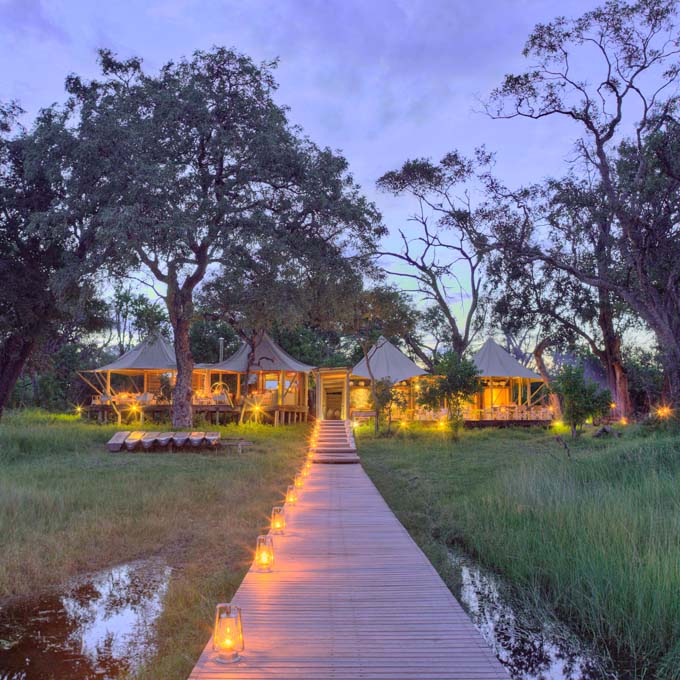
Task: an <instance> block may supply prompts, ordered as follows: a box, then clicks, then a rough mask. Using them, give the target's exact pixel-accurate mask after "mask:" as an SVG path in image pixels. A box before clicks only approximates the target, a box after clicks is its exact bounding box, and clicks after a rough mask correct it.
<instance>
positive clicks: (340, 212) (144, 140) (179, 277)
mask: <svg viewBox="0 0 680 680" xmlns="http://www.w3.org/2000/svg"><path fill="white" fill-rule="evenodd" d="M100 62H101V67H102V74H103V79H102V80H100V81H93V82H90V83H84V82H83V81H81V79H79V78H77V77H71V78H69V80H68V82H67V86H68V90H69V92H70V94H71V97H72V100H71V105H72V107H73V108H74V110H75V111H77V114H78V119H77V135H78V140H79V146H80V149H81V157H86V158H87V159H89V161H90V169H91V176H92V178H93V183H92V186H91V187H90V194H91V195H94V196H96V197H97V200H98V201H99V202H100V203H101V204H102V205H103V206H105V207H104V209H102V210H101V211H100V212H99V213H98V214H97V217H96V222H97V224H98V226H99V234H100V237H101V238H103V239H107V241H108V244H109V246H110V247H111V248H112V249H113V250H115V251H116V252H117V253H118V257H119V258H120V260H121V262H122V261H125V262H126V263H127V265H126V266H128V267H139V268H141V269H142V270H144V271H146V272H147V273H149V274H150V275H151V276H152V277H153V278H154V279H155V281H156V282H157V283H158V284H160V286H161V287H162V288H163V289H164V294H163V299H164V300H165V303H166V306H167V310H168V316H169V319H170V324H171V325H172V329H173V335H174V346H175V353H176V356H177V379H176V385H175V390H174V394H173V411H172V418H173V425H174V426H176V427H182V426H188V425H190V423H191V418H192V413H191V373H192V369H193V365H194V359H193V356H192V353H191V347H190V342H189V332H190V327H191V323H192V321H193V319H194V314H195V308H194V297H195V292H196V290H197V289H198V287H199V286H200V284H201V282H202V281H203V280H204V278H205V276H206V274H207V272H208V271H209V268H210V267H211V265H220V264H221V265H225V264H226V265H230V264H231V263H233V262H238V263H240V264H241V266H242V267H243V268H244V269H243V270H242V271H239V272H238V273H237V276H243V277H247V276H249V275H250V274H252V275H255V274H257V271H258V267H256V266H253V267H252V268H249V262H250V260H251V259H252V258H253V257H255V259H256V260H257V259H260V258H259V257H258V254H259V253H261V252H267V253H272V252H275V250H276V248H280V249H281V251H282V252H284V253H287V254H289V253H294V252H295V250H296V248H297V247H298V246H300V244H304V243H306V242H307V241H308V240H309V239H313V240H316V241H325V242H326V243H327V245H328V248H339V247H340V244H346V243H350V242H351V244H352V248H353V250H354V251H356V252H360V251H362V250H363V249H365V248H366V247H367V246H369V245H370V244H372V242H373V240H374V239H375V238H376V237H377V236H379V235H380V234H381V233H382V227H381V225H380V221H379V215H378V214H377V212H376V211H375V209H374V208H373V206H372V205H371V204H369V203H367V202H366V200H365V199H364V198H363V197H362V196H361V195H360V194H359V190H358V187H357V186H356V185H355V184H354V182H353V181H352V179H351V176H350V175H349V174H348V172H347V162H346V161H345V159H344V158H342V157H340V156H338V155H337V154H334V153H332V152H331V151H330V150H328V149H321V150H320V149H318V148H317V147H316V146H315V145H314V144H313V143H312V142H310V141H309V140H308V139H306V138H302V137H301V136H300V135H299V133H298V130H297V129H295V128H292V127H291V126H290V125H289V124H288V122H287V119H286V113H285V110H284V109H283V108H282V107H280V106H278V105H276V104H275V103H274V101H273V98H272V94H273V92H274V90H275V89H276V83H275V81H274V77H273V68H274V67H275V63H274V62H270V63H264V64H261V65H256V64H255V63H253V61H252V60H251V59H249V58H248V57H246V56H245V55H243V54H239V53H237V52H234V51H232V50H228V49H225V48H214V49H213V50H211V51H209V52H201V51H198V52H196V53H194V55H193V57H192V58H191V59H182V60H181V61H179V62H170V63H168V64H166V65H165V66H164V67H163V68H162V69H161V71H160V73H159V74H158V75H149V74H147V73H146V72H144V71H143V69H142V64H141V61H140V60H139V59H136V58H133V59H128V60H126V61H121V60H118V59H116V58H115V57H114V55H113V54H111V53H110V52H108V51H101V52H100Z"/></svg>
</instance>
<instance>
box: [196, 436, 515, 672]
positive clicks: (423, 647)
mask: <svg viewBox="0 0 680 680" xmlns="http://www.w3.org/2000/svg"><path fill="white" fill-rule="evenodd" d="M336 427H337V426H336ZM345 434H346V439H347V441H348V442H350V443H351V444H352V445H353V443H354V442H353V440H352V439H351V430H349V428H346V429H345ZM317 455H318V454H317ZM286 522H287V524H286V532H285V535H283V536H275V537H274V546H275V568H274V570H273V571H272V572H271V573H259V572H256V571H253V570H251V571H249V572H248V573H247V574H246V577H245V579H244V580H243V582H242V584H241V586H240V587H239V589H238V591H237V593H236V594H235V596H234V598H233V602H234V604H237V605H238V606H240V607H241V608H242V610H243V631H244V639H245V651H244V653H243V658H242V659H241V660H240V661H239V662H238V663H235V664H231V665H222V664H220V663H218V662H216V661H215V656H214V653H213V651H212V644H211V642H209V643H208V645H207V646H206V647H205V649H204V651H203V653H202V655H201V657H200V659H199V661H198V663H197V664H196V666H195V668H194V669H193V671H192V673H191V676H190V679H191V680H238V679H243V680H255V679H262V678H267V679H271V680H331V679H332V680H354V679H355V678H362V679H363V680H407V679H409V680H412V679H413V678H422V679H424V680H435V679H436V680H501V679H503V680H507V678H508V675H507V673H506V672H505V670H504V669H503V667H502V666H501V665H500V663H499V662H498V661H497V660H496V658H495V657H494V655H493V653H492V652H491V650H490V649H489V647H488V646H487V645H486V643H485V642H484V640H483V639H482V637H481V635H480V634H479V633H478V632H477V630H476V629H475V628H474V626H473V625H472V622H471V621H470V619H469V618H468V617H467V615H466V614H465V612H464V611H463V609H462V608H461V606H460V605H459V604H458V602H457V601H456V599H455V598H454V597H453V595H452V594H451V592H450V591H449V590H448V588H447V587H446V586H445V584H444V582H443V581H442V580H441V578H440V577H439V575H438V574H437V572H436V571H435V569H434V567H432V565H431V564H430V562H429V561H428V560H427V558H426V557H425V555H424V554H423V553H422V551H421V550H420V549H419V548H418V546H417V545H416V544H415V543H414V541H413V540H412V539H411V537H410V536H409V534H408V532H407V531H406V530H405V529H404V527H403V526H402V525H401V524H400V523H399V521H398V520H397V518H396V517H395V516H394V514H393V513H392V511H391V510H390V509H389V507H388V506H387V504H386V503H385V501H384V500H383V498H382V497H381V496H380V494H379V493H378V490H377V489H376V488H375V486H374V485H373V483H372V482H371V481H370V479H369V478H368V476H367V475H366V473H365V472H364V470H363V468H362V467H361V465H356V464H355V465H313V466H312V470H311V472H310V474H309V476H308V477H307V479H306V480H305V485H304V487H303V488H302V489H301V491H300V494H299V500H298V502H297V503H296V504H295V505H294V506H292V507H290V508H287V509H286Z"/></svg>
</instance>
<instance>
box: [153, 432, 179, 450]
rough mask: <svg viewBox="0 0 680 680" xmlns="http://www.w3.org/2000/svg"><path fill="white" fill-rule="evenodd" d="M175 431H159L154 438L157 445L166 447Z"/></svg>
mask: <svg viewBox="0 0 680 680" xmlns="http://www.w3.org/2000/svg"><path fill="white" fill-rule="evenodd" d="M175 434H176V432H161V433H160V434H159V435H158V437H157V438H156V442H157V443H158V446H162V447H166V446H167V445H168V444H169V443H170V442H171V441H172V438H173V437H174V436H175Z"/></svg>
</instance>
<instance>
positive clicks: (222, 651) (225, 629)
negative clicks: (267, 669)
mask: <svg viewBox="0 0 680 680" xmlns="http://www.w3.org/2000/svg"><path fill="white" fill-rule="evenodd" d="M244 648H245V647H244V644H243V626H242V624H241V608H240V607H237V606H235V605H233V604H231V603H222V604H218V605H217V607H216V608H215V629H214V632H213V651H214V652H217V661H219V662H220V663H234V662H235V661H239V659H240V658H241V656H240V653H241V652H242V651H243V650H244Z"/></svg>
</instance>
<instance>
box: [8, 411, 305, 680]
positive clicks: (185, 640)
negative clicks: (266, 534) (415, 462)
mask: <svg viewBox="0 0 680 680" xmlns="http://www.w3.org/2000/svg"><path fill="white" fill-rule="evenodd" d="M116 429H117V428H116V427H113V426H112V427H101V426H97V425H94V424H86V423H82V422H79V421H78V420H77V419H75V418H73V417H69V416H50V415H47V414H41V413H37V412H33V413H23V414H11V413H10V414H7V415H6V416H5V417H4V418H3V421H2V423H1V424H0V555H2V558H1V559H0V597H3V598H7V597H21V596H25V595H27V594H31V593H35V592H36V591H37V590H40V589H44V588H46V587H48V586H51V585H58V584H60V583H63V582H64V581H66V580H67V579H68V578H69V577H71V576H74V575H76V574H79V573H83V572H89V571H92V570H95V569H99V568H103V567H106V566H109V565H113V564H118V563H122V562H126V561H129V560H132V559H137V558H142V557H147V556H152V555H159V556H161V557H163V558H164V559H165V560H166V561H167V562H168V564H170V565H171V566H173V567H174V569H175V571H174V572H173V577H172V579H171V582H170V586H169V591H168V594H167V596H166V599H165V603H164V613H163V615H162V616H161V619H160V621H159V624H158V626H159V640H160V644H159V648H158V657H157V658H156V659H154V661H153V663H154V670H153V673H151V674H150V675H149V676H148V677H163V678H167V679H168V680H170V679H172V678H184V677H186V676H187V674H188V671H189V669H190V668H191V666H192V665H193V663H194V662H195V660H196V658H197V656H198V653H199V652H200V649H201V648H202V646H203V645H204V644H205V641H206V640H207V638H208V628H209V626H210V620H211V615H212V608H213V606H214V603H215V602H216V601H218V600H228V599H229V598H230V597H231V594H232V592H233V590H234V589H235V588H236V587H237V585H238V583H239V582H240V580H241V578H242V577H243V574H244V573H245V570H246V569H247V567H248V564H249V561H250V558H251V555H252V553H251V550H252V547H253V545H254V541H255V537H256V536H257V534H258V533H259V532H260V530H261V529H262V528H263V527H265V526H266V524H267V521H268V514H269V511H270V510H271V507H272V505H274V504H275V503H276V502H277V501H279V500H281V499H282V496H283V492H284V490H285V484H286V483H287V481H288V480H289V479H290V478H291V477H292V475H293V474H294V471H295V469H296V468H297V467H298V463H299V462H300V461H301V460H302V458H303V456H304V448H303V444H304V435H305V432H306V428H305V427H304V426H290V427H285V428H277V429H276V430H275V429H274V428H271V427H266V426H246V427H244V428H240V429H239V430H238V431H236V430H235V428H234V427H231V428H219V429H221V430H222V432H223V434H228V435H231V436H234V435H235V434H236V432H238V434H239V435H241V434H245V436H247V437H248V439H251V440H252V441H253V442H254V443H255V446H253V447H252V448H251V449H248V450H247V452H246V453H244V454H243V455H241V456H237V455H235V454H228V455H219V456H218V455H215V454H208V453H206V454H195V453H185V454H173V453H151V454H140V455H128V454H116V455H112V454H109V453H107V452H106V450H105V447H104V443H105V442H106V441H107V440H108V439H109V437H110V436H111V433H112V432H113V431H115V430H116Z"/></svg>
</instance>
